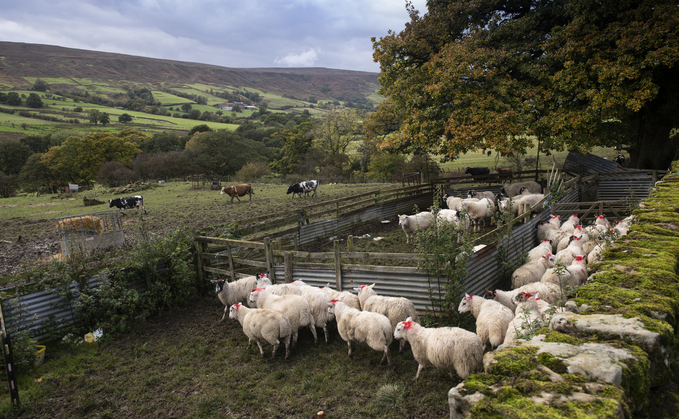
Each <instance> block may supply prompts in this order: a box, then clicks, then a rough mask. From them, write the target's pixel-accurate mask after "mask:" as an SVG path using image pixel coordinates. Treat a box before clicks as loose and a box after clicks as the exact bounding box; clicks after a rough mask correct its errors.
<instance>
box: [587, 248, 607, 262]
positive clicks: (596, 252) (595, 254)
mask: <svg viewBox="0 0 679 419" xmlns="http://www.w3.org/2000/svg"><path fill="white" fill-rule="evenodd" d="M605 249H606V245H605V243H602V244H600V245H598V246H596V247H595V248H593V249H592V250H591V251H590V252H589V253H587V263H588V264H591V263H596V262H599V261H601V259H602V256H601V252H603V251H604V250H605Z"/></svg>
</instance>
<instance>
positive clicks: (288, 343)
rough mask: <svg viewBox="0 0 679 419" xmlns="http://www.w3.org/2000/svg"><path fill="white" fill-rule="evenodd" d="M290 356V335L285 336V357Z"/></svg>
mask: <svg viewBox="0 0 679 419" xmlns="http://www.w3.org/2000/svg"><path fill="white" fill-rule="evenodd" d="M289 356H290V335H288V336H286V338H285V359H288V357H289Z"/></svg>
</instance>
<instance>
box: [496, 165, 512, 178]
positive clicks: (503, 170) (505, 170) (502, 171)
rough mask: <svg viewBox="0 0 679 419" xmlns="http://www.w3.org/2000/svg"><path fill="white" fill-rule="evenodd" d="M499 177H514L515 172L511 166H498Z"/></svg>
mask: <svg viewBox="0 0 679 419" xmlns="http://www.w3.org/2000/svg"><path fill="white" fill-rule="evenodd" d="M495 170H497V178H498V179H514V172H513V171H512V169H511V167H496V168H495Z"/></svg>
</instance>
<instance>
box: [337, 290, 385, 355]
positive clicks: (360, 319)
mask: <svg viewBox="0 0 679 419" xmlns="http://www.w3.org/2000/svg"><path fill="white" fill-rule="evenodd" d="M328 312H329V313H331V314H334V316H335V320H337V331H338V332H339V335H340V337H341V338H342V340H344V341H345V342H347V346H348V347H349V357H351V352H352V347H351V345H352V343H365V344H367V345H368V346H369V347H370V348H372V349H374V350H376V351H380V352H383V353H384V355H383V356H382V360H381V361H380V364H382V363H383V362H384V359H385V358H386V359H387V363H388V364H389V366H393V364H392V363H391V351H390V350H389V345H391V342H392V341H393V340H394V337H393V328H392V327H391V323H390V322H389V319H388V318H387V316H385V315H382V314H380V313H374V312H372V311H360V310H356V309H355V308H353V307H349V306H347V305H346V304H344V303H343V302H342V301H341V300H332V301H331V302H330V304H329V306H328Z"/></svg>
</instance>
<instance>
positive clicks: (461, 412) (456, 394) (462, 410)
mask: <svg viewBox="0 0 679 419" xmlns="http://www.w3.org/2000/svg"><path fill="white" fill-rule="evenodd" d="M463 389H464V382H462V383H460V384H458V385H456V386H455V387H453V388H451V389H450V391H448V406H449V407H450V419H464V418H466V417H468V414H469V411H470V410H471V409H472V408H473V407H474V405H476V403H478V402H479V401H480V400H481V399H483V398H484V397H485V396H484V395H483V394H481V393H479V392H476V393H473V394H469V395H467V396H463V395H462V394H460V392H461V391H462V390H463Z"/></svg>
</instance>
